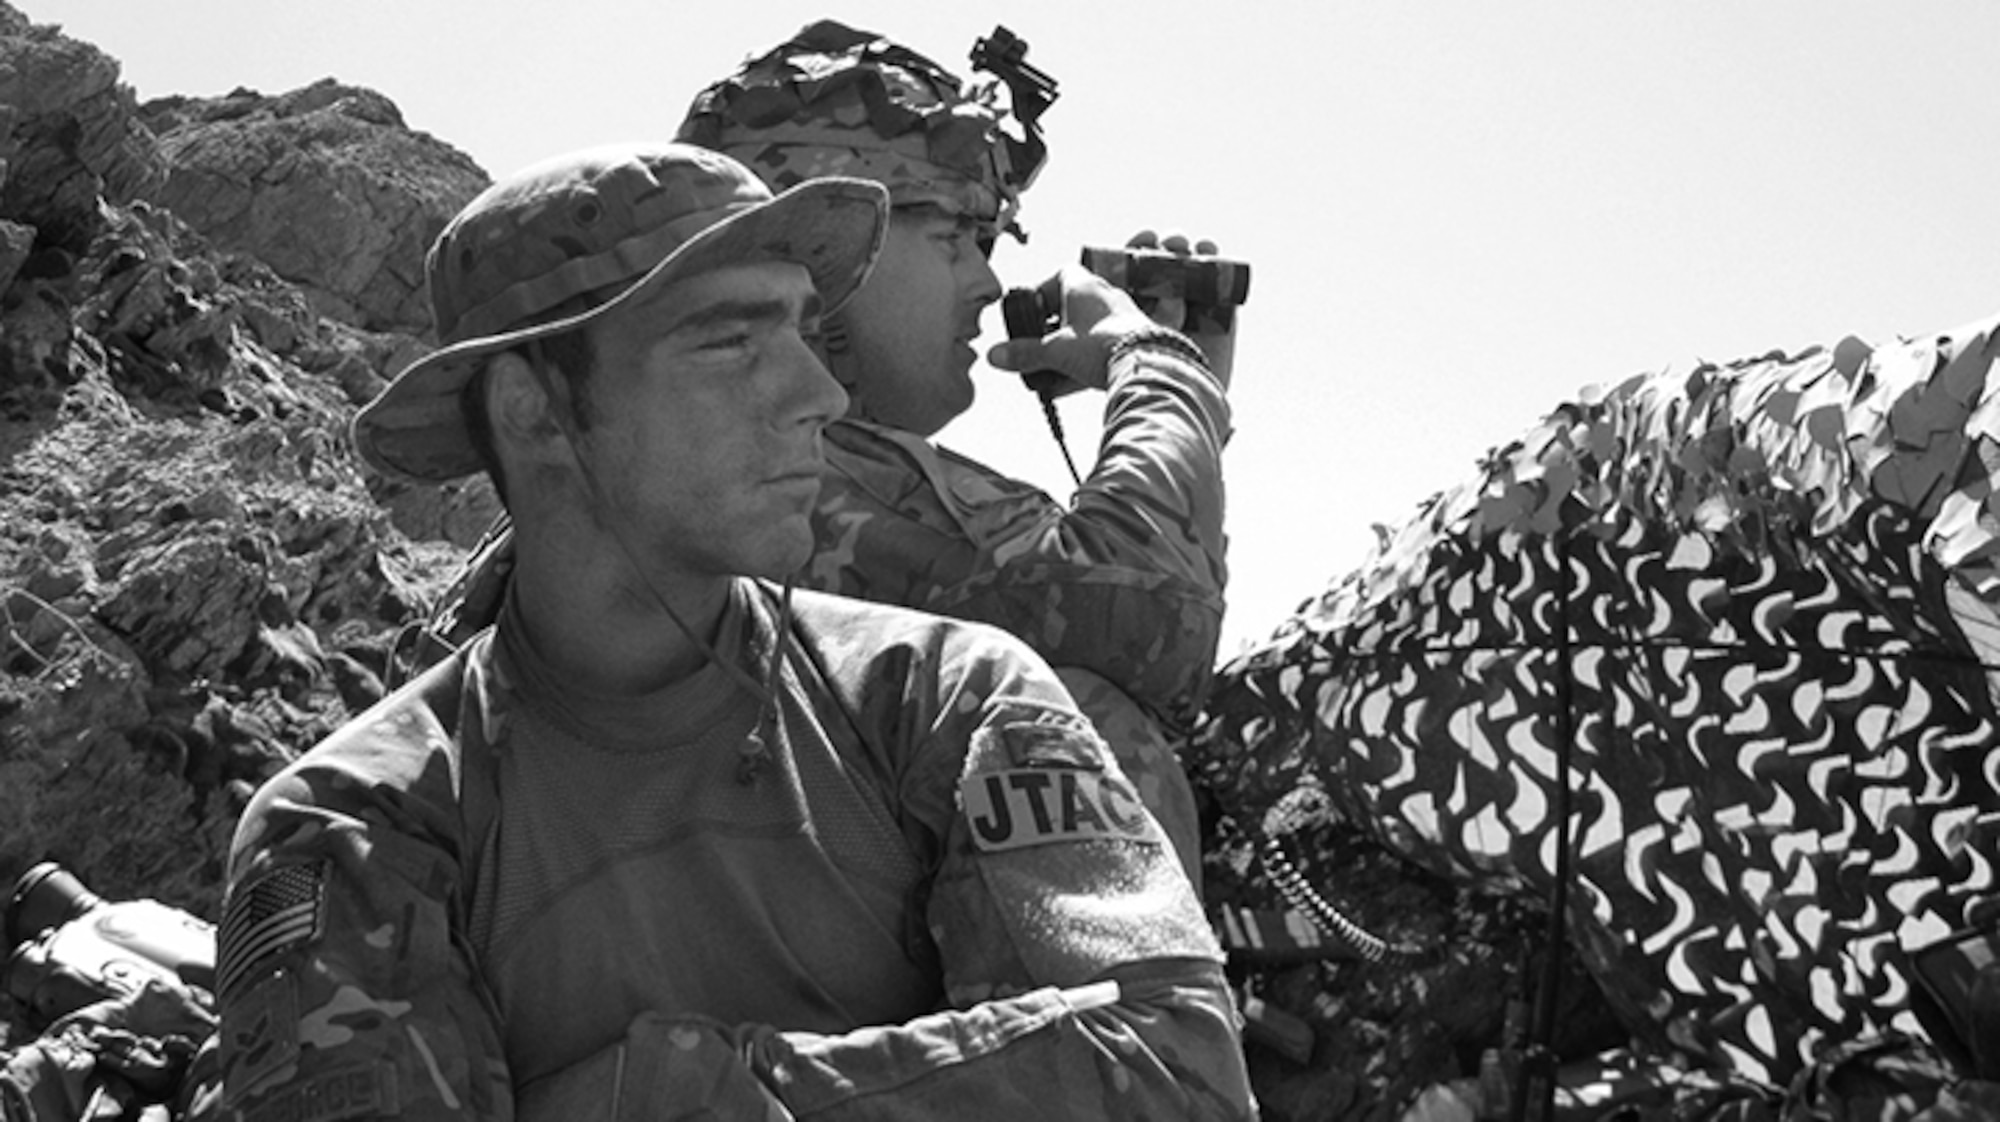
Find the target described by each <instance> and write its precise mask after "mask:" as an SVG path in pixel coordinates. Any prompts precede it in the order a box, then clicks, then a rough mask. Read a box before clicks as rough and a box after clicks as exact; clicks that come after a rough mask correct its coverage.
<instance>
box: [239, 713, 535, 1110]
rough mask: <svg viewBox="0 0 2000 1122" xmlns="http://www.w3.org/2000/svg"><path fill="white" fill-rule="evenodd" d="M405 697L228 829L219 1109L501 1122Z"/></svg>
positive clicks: (328, 746) (500, 1082)
mask: <svg viewBox="0 0 2000 1122" xmlns="http://www.w3.org/2000/svg"><path fill="white" fill-rule="evenodd" d="M406 697H407V694H398V695H394V696H392V697H391V698H390V699H389V700H388V701H386V702H384V703H383V704H382V705H380V706H378V707H377V708H376V709H374V710H371V711H370V713H368V714H364V715H363V716H362V717H361V718H359V719H357V721H356V722H355V723H353V724H351V725H349V726H348V727H347V728H345V729H343V730H342V731H340V732H339V733H336V734H335V735H334V736H333V737H332V738H330V739H329V740H327V741H326V742H324V743H322V744H321V745H320V746H319V747H317V748H315V749H314V750H313V751H312V752H309V753H307V754H306V755H305V756H303V757H301V758H300V759H299V760H298V761H297V762H295V763H294V764H293V765H292V766H291V767H289V768H287V769H286V770H285V771H284V772H283V773H281V774H280V775H279V776H277V777H276V778H274V779H273V780H271V781H270V782H269V783H267V784H266V785H265V786H264V787H263V788H262V789H261V790H260V791H259V792H258V794H257V796H256V798H255V799H254V800H253V801H252V803H251V805H250V807H249V809H248V810H247V811H246V812H245V814H244V817H243V820H242V822H241V823H240V825H239V826H238V829H237V834H236V839H235V844H234V846H233V848H232V851H231V857H230V878H229V881H230V889H229V898H228V903H227V905H226V907H225V912H224V919H223V924H222V928H221V931H220V933H219V937H218V940H219V943H220V955H219V963H218V976H217V989H218V991H219V994H220V1004H221V1013H222V1029H221V1048H222V1056H223V1087H224V1103H225V1105H226V1107H227V1108H228V1109H229V1110H230V1111H231V1112H232V1113H231V1116H232V1117H237V1118H241V1119H244V1120H246V1122H254V1120H258V1119H295V1118H313V1119H325V1120H332V1119H347V1118H391V1117H393V1118H402V1119H409V1120H428V1119H503V1120H504V1119H510V1118H512V1117H513V1107H512V1103H511V1097H510V1093H509V1091H508V1077H507V1071H506V1068H505V1064H504V1060H503V1058H502V1057H503V1053H502V1047H501V1042H500V1036H499V1032H498V1028H497V1022H496V1020H495V1018H494V1016H493V1015H492V1012H491V1003H490V1001H489V1000H488V999H486V997H485V995H484V992H483V990H482V989H481V988H480V986H479V983H478V982H477V981H476V974H475V973H474V970H473V968H472V966H471V962H470V959H469V957H468V955H467V953H466V950H465V946H464V944H463V942H462V936H461V935H460V934H459V931H460V925H458V924H456V923H454V922H453V913H454V910H455V905H454V903H453V901H455V900H456V899H457V886H458V884H459V880H460V876H461V868H462V865H461V860H460V856H461V853H462V844H461V838H460V830H461V827H460V825H459V815H458V810H457V802H456V798H455V787H456V782H457V769H456V766H455V762H456V757H455V755H454V754H453V753H452V752H451V750H450V747H449V744H448V743H447V742H446V735H445V732H444V730H443V729H442V727H441V726H440V725H439V723H438V721H437V720H436V719H435V718H434V717H433V716H432V713H431V710H430V709H429V707H428V706H426V705H424V704H423V703H422V702H421V701H415V702H410V701H405V700H403V699H405V698H406Z"/></svg>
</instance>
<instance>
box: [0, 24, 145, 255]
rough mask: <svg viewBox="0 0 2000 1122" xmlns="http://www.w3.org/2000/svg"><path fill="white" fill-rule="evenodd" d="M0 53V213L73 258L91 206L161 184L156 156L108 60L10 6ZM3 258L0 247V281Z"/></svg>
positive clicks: (0, 240) (85, 234)
mask: <svg viewBox="0 0 2000 1122" xmlns="http://www.w3.org/2000/svg"><path fill="white" fill-rule="evenodd" d="M0 52H4V54H5V57H6V61H7V65H6V66H5V67H0V163H4V165H5V172H4V175H0V214H5V215H6V216H7V217H8V219H9V220H11V221H12V222H14V223H18V224H20V225H22V226H28V227H32V228H34V229H35V230H36V231H37V232H38V236H39V238H40V240H41V243H42V244H43V245H45V246H47V247H49V248H50V249H52V250H59V251H65V252H74V251H75V250H76V249H77V248H78V247H79V245H80V244H81V243H82V242H84V241H87V240H88V239H89V238H90V236H91V235H92V233H93V231H94V230H95V227H96V216H97V210H98V200H99V199H103V200H105V201H108V202H112V203H122V202H127V201H130V200H132V199H134V198H138V197H140V196H142V195H144V194H145V193H146V192H147V191H149V190H151V189H152V188H153V187H155V186H157V185H159V184H160V183H161V182H162V181H163V180H164V179H165V177H166V162H165V159H164V157H163V156H162V154H161V152H160V150H159V144H158V142H157V141H156V140H155V139H154V138H153V135H152V133H151V132H150V131H148V130H147V129H146V128H145V126H143V125H141V124H140V123H139V122H138V120H137V119H136V118H135V116H134V115H133V109H134V106H133V97H132V91H131V90H129V89H127V88H125V87H123V86H120V85H119V84H118V63H117V61H116V60H115V59H113V58H111V57H110V56H109V55H106V54H104V53H103V52H102V51H100V50H98V49H97V48H96V47H93V46H91V45H89V44H87V43H80V42H77V41H76V40H74V39H70V38H68V37H66V36H64V35H62V34H60V33H59V32H58V31H56V30H55V29H54V28H49V27H39V26H36V25H34V24H31V23H30V22H29V21H28V19H27V17H26V16H24V15H22V14H21V13H20V12H18V11H15V10H13V9H11V8H8V9H4V10H0ZM18 237H19V234H18V228H17V229H16V231H15V233H14V234H13V237H12V238H6V237H0V244H5V243H6V242H8V241H10V240H16V239H18ZM6 259H7V254H6V251H5V250H4V249H0V275H4V271H5V270H4V265H5V261H6Z"/></svg>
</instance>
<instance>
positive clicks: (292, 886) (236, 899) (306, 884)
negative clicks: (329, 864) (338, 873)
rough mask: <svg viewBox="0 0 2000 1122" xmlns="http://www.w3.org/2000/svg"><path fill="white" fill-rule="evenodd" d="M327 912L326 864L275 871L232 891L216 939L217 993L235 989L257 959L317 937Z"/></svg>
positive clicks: (245, 978) (295, 866)
mask: <svg viewBox="0 0 2000 1122" xmlns="http://www.w3.org/2000/svg"><path fill="white" fill-rule="evenodd" d="M325 915H326V863H325V862H315V863H313V864H310V865H286V866H283V867H282V868H277V869H273V870H271V871H270V872H268V873H265V874H264V875H263V876H261V877H258V878H257V879H256V880H254V881H251V882H250V883H249V884H248V885H245V886H244V887H243V888H241V889H238V890H237V891H236V892H233V893H231V894H230V897H229V907H228V908H227V909H226V910H225V911H224V912H223V916H222V930H221V932H220V934H219V935H218V937H217V942H218V944H219V945H220V948H221V949H220V952H219V953H218V955H217V957H218V959H219V960H220V961H219V962H218V963H217V964H216V975H215V987H216V993H217V994H221V995H225V996H226V995H229V994H231V993H233V992H234V991H235V990H236V988H237V987H238V986H240V985H242V984H243V983H244V981H246V980H247V979H248V978H249V977H250V976H251V975H250V971H251V969H252V968H254V967H255V966H256V965H257V964H258V963H260V962H262V961H264V960H265V959H267V958H269V957H271V956H272V955H274V954H277V953H278V952H279V951H282V950H285V949H286V948H288V947H295V946H297V945H298V944H300V943H303V942H305V941H306V940H308V939H311V938H313V937H314V936H316V935H318V934H319V933H320V928H321V926H322V921H323V920H324V918H325Z"/></svg>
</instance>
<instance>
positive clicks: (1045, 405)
mask: <svg viewBox="0 0 2000 1122" xmlns="http://www.w3.org/2000/svg"><path fill="white" fill-rule="evenodd" d="M1035 396H1036V397H1039V398H1041V399H1042V416H1043V417H1044V418H1046V419H1047V420H1048V422H1049V435H1051V436H1053V437H1055V438H1056V447H1057V448H1058V449H1060V450H1061V451H1062V457H1063V463H1064V464H1065V465H1067V466H1068V467H1069V478H1070V481H1071V482H1072V483H1075V484H1076V485H1077V486H1078V487H1079V488H1080V487H1082V486H1083V476H1082V475H1080V474H1078V473H1077V470H1076V460H1075V458H1073V457H1072V456H1071V455H1070V454H1069V441H1067V440H1065V439H1064V438H1063V426H1062V415H1061V414H1059V413H1057V412H1056V396H1055V395H1054V394H1052V393H1050V392H1049V391H1047V390H1041V391H1039V392H1037V393H1036V395H1035Z"/></svg>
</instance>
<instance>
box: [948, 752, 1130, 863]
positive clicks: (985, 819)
mask: <svg viewBox="0 0 2000 1122" xmlns="http://www.w3.org/2000/svg"><path fill="white" fill-rule="evenodd" d="M958 790H959V797H960V799H961V800H962V801H963V803H964V806H965V818H966V821H967V822H968V823H969V824H970V825H971V826H972V837H973V841H974V842H975V843H976V844H977V845H978V846H979V848H981V849H984V850H1004V849H1020V848H1022V847H1024V846H1030V845H1049V844H1053V843H1056V842H1073V841H1092V840H1119V841H1133V842H1144V843H1146V844H1149V845H1157V844H1159V843H1161V842H1163V841H1165V840H1166V835H1165V834H1164V833H1163V832H1162V831H1161V830H1160V825H1159V823H1158V822H1155V821H1154V820H1153V816H1152V815H1151V814H1148V813H1147V812H1146V805H1145V804H1144V803H1142V802H1140V801H1139V794H1138V792H1136V791H1134V790H1133V789H1132V785H1131V784H1130V783H1127V782H1125V780H1124V779H1122V778H1120V777H1118V776H1116V775H1113V774H1109V773H1106V772H1102V771H1086V770H1083V769H1079V768H1066V767H1065V768H1053V767H1024V768H1009V769H1006V770H1004V771H989V772H985V773H983V774H980V775H974V776H971V777H969V778H966V779H963V780H960V781H959V785H958Z"/></svg>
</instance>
